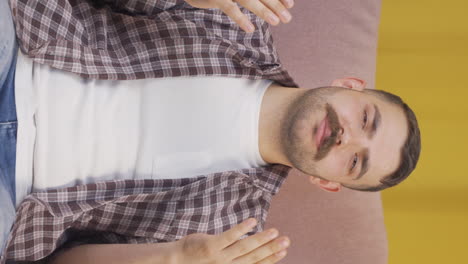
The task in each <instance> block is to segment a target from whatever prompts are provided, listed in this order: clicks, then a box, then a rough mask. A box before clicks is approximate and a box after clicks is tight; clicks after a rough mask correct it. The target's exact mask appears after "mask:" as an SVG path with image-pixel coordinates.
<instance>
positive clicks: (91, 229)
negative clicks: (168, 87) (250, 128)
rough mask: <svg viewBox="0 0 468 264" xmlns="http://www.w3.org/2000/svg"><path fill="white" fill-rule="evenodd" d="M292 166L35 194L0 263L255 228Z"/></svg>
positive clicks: (19, 218)
mask: <svg viewBox="0 0 468 264" xmlns="http://www.w3.org/2000/svg"><path fill="white" fill-rule="evenodd" d="M289 171H290V167H287V166H283V165H273V166H268V167H264V168H250V169H243V170H238V171H229V172H220V173H213V174H210V175H207V176H203V177H198V178H188V179H170V180H169V179H165V180H116V181H107V182H99V183H93V184H87V185H80V186H75V187H69V188H64V189H58V190H57V189H55V190H49V191H45V192H37V193H33V194H31V195H29V196H27V197H26V198H25V199H24V201H23V202H22V203H21V205H20V206H19V208H18V210H17V218H16V221H15V223H14V225H13V227H12V231H11V233H10V236H9V239H8V242H7V246H6V248H5V250H4V253H3V254H2V263H9V261H36V260H40V259H43V258H46V257H47V256H49V257H53V254H52V253H53V252H54V251H55V253H57V252H60V250H64V249H66V248H69V247H72V246H76V245H79V244H97V243H99V244H105V243H157V242H168V241H175V240H178V239H180V238H182V237H184V236H186V235H189V234H192V233H207V234H219V233H221V232H223V231H226V230H227V229H229V228H231V227H232V226H234V225H236V224H238V223H240V222H242V221H243V220H245V219H247V218H249V217H254V218H256V219H257V220H258V221H259V225H258V226H257V227H256V228H255V229H254V230H253V231H252V233H255V232H259V231H261V230H263V224H264V223H265V220H266V217H267V212H268V209H269V205H270V201H271V198H272V195H274V194H276V193H277V192H278V191H279V188H280V186H281V184H282V183H283V181H284V180H285V178H286V176H287V175H288V173H289ZM51 254H52V255H51ZM5 261H6V262H5ZM13 263H14V262H13Z"/></svg>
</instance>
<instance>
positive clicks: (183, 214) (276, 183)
mask: <svg viewBox="0 0 468 264" xmlns="http://www.w3.org/2000/svg"><path fill="white" fill-rule="evenodd" d="M10 4H11V8H12V12H13V15H14V20H15V26H16V30H17V37H18V41H19V43H20V48H21V49H22V51H23V52H24V53H25V54H27V55H28V56H29V57H31V58H32V59H33V60H34V61H35V62H38V63H42V64H48V65H50V66H51V67H54V68H57V69H61V70H64V71H69V72H74V73H77V74H79V75H81V76H82V77H84V78H97V79H112V80H132V79H141V78H161V77H176V76H200V75H210V76H215V75H218V76H230V77H238V78H249V79H270V80H274V81H276V82H278V83H280V84H282V85H285V86H291V87H297V85H296V84H295V83H294V81H293V80H292V79H291V77H290V76H289V74H288V73H287V72H286V70H285V69H284V68H283V66H282V64H281V63H280V61H279V59H278V55H277V53H276V50H275V48H274V46H273V40H272V36H271V33H270V30H269V27H268V24H266V23H265V22H264V21H263V20H261V19H259V18H258V17H256V16H255V15H253V14H252V13H250V12H247V11H246V10H243V12H244V13H246V14H247V15H248V16H249V18H250V20H251V21H252V22H253V24H254V25H255V26H256V28H257V30H256V31H255V32H254V33H245V32H244V31H242V30H241V29H240V28H239V27H238V26H237V25H236V24H235V23H234V22H232V21H231V19H230V18H228V17H227V16H226V15H224V14H222V13H221V11H219V10H216V9H203V10H201V9H197V8H193V7H191V6H190V5H188V4H186V3H185V1H184V0H166V1H163V0H157V1H156V0H155V1H144V0H112V1H111V0H101V1H83V0H40V1H32V0H31V1H28V0H10ZM289 170H290V168H289V167H286V166H283V165H273V166H268V167H263V168H250V169H244V170H239V171H230V172H220V173H214V174H210V175H206V176H200V177H198V178H190V179H175V180H167V179H165V180H116V181H108V182H100V183H94V184H87V185H81V186H75V187H70V188H65V189H58V190H49V191H46V192H38V193H33V194H31V195H29V196H28V197H26V198H25V200H24V201H23V202H22V203H21V205H20V206H19V208H18V211H17V219H16V221H15V223H14V225H13V228H12V231H11V233H10V237H9V239H8V242H7V246H6V248H5V250H4V252H3V254H2V258H1V263H15V262H21V261H37V260H41V259H47V257H50V256H53V253H54V252H55V253H57V252H60V250H62V249H65V248H67V247H72V246H76V245H79V244H83V243H156V242H167V241H174V240H177V239H180V238H182V237H184V236H186V235H188V234H191V233H198V232H201V233H208V234H217V233H220V232H223V231H225V230H227V229H229V228H231V227H232V226H234V225H236V224H238V223H240V222H242V221H243V220H245V219H246V218H249V217H255V218H257V219H258V220H259V223H260V224H259V225H258V226H257V227H256V229H255V230H253V232H258V231H261V230H262V228H263V224H264V222H265V220H266V215H267V211H268V208H269V204H270V201H271V198H272V195H274V194H276V193H277V192H278V190H279V188H280V186H281V184H282V182H283V181H284V179H285V177H286V176H287V174H288V172H289Z"/></svg>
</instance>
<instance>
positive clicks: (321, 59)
mask: <svg viewBox="0 0 468 264" xmlns="http://www.w3.org/2000/svg"><path fill="white" fill-rule="evenodd" d="M380 6H381V2H380V0H361V1H355V0H333V1H329V0H296V3H295V7H294V8H293V9H292V10H291V13H292V15H293V20H292V22H291V23H289V24H287V25H281V26H277V27H273V37H274V40H275V43H276V47H277V48H278V52H279V54H280V58H281V60H282V61H283V62H284V64H285V65H286V68H287V69H289V71H290V73H291V75H292V76H293V77H294V78H295V80H296V82H298V84H299V85H300V86H301V87H306V88H313V87H318V86H325V85H329V84H330V83H331V82H332V80H333V79H336V78H342V77H350V76H354V77H360V78H362V79H364V80H366V81H367V83H368V87H370V88H373V87H374V83H375V67H376V47H377V35H378V34H377V33H378V25H379V18H380ZM267 226H268V227H277V228H279V229H280V231H281V232H282V233H284V234H287V235H289V236H290V238H291V242H292V245H291V248H290V250H289V251H288V256H287V257H286V258H285V259H284V260H283V261H282V263H288V264H289V263H291V264H305V263H314V264H348V263H349V264H351V263H353V264H367V263H369V264H371V263H372V264H385V263H387V250H388V249H387V238H386V231H385V226H384V221H383V211H382V202H381V199H380V194H379V193H360V192H356V191H350V190H344V191H342V192H341V193H338V194H333V193H326V192H324V191H321V190H319V189H318V188H317V187H314V186H312V185H310V184H309V183H308V181H307V179H306V177H305V176H304V175H301V173H300V172H298V171H296V170H294V171H293V172H292V173H291V175H289V177H288V180H287V181H286V183H285V185H284V186H283V187H282V189H281V191H280V193H279V194H278V195H277V196H276V197H275V198H274V200H273V203H272V207H271V209H270V214H269V218H268V220H267Z"/></svg>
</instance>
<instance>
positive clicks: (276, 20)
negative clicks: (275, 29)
mask: <svg viewBox="0 0 468 264" xmlns="http://www.w3.org/2000/svg"><path fill="white" fill-rule="evenodd" d="M268 22H270V24H278V23H279V22H280V21H279V18H278V17H277V16H275V15H273V14H268Z"/></svg>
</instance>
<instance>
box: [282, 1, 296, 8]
mask: <svg viewBox="0 0 468 264" xmlns="http://www.w3.org/2000/svg"><path fill="white" fill-rule="evenodd" d="M281 2H283V4H284V6H285V7H287V8H292V7H293V6H294V0H281Z"/></svg>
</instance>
